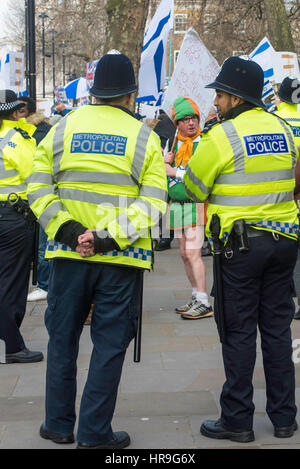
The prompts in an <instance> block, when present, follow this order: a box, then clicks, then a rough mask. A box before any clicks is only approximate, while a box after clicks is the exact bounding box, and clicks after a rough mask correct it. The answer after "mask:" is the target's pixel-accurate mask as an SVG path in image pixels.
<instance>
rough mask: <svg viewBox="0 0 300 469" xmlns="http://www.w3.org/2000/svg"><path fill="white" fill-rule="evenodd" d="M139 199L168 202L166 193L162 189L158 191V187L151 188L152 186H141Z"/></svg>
mask: <svg viewBox="0 0 300 469" xmlns="http://www.w3.org/2000/svg"><path fill="white" fill-rule="evenodd" d="M139 196H140V197H152V198H153V199H159V200H163V201H164V202H167V200H168V192H167V191H166V190H164V189H160V187H152V186H144V185H143V186H141V187H140V193H139Z"/></svg>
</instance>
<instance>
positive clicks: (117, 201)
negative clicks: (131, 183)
mask: <svg viewBox="0 0 300 469" xmlns="http://www.w3.org/2000/svg"><path fill="white" fill-rule="evenodd" d="M58 196H59V198H60V199H62V200H63V199H64V200H76V201H77V202H86V203H89V204H94V205H100V204H105V203H107V204H111V205H113V206H114V207H127V206H128V205H130V204H132V203H133V202H134V201H135V197H127V196H126V195H124V196H123V195H111V194H103V193H100V194H99V193H97V192H89V191H84V190H79V189H69V188H64V187H61V188H59V189H58Z"/></svg>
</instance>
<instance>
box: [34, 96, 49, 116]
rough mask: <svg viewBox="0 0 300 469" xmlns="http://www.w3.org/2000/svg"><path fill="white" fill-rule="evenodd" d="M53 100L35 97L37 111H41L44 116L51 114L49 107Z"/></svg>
mask: <svg viewBox="0 0 300 469" xmlns="http://www.w3.org/2000/svg"><path fill="white" fill-rule="evenodd" d="M52 105H53V100H52V99H50V98H37V100H36V107H37V110H38V111H41V112H42V113H43V114H44V116H45V117H50V116H51V108H52Z"/></svg>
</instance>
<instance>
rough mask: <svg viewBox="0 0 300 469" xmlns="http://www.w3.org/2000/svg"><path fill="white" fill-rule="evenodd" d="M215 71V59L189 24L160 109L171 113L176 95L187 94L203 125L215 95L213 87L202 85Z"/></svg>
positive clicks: (206, 82)
mask: <svg viewBox="0 0 300 469" xmlns="http://www.w3.org/2000/svg"><path fill="white" fill-rule="evenodd" d="M219 71H220V67H219V65H218V62H217V61H216V59H215V58H214V57H213V56H212V54H211V53H210V52H209V50H208V49H207V48H206V47H205V45H204V44H203V42H202V41H201V39H200V37H199V35H198V34H197V33H196V31H195V30H194V29H193V28H190V29H189V30H188V31H187V33H186V35H185V37H184V40H183V43H182V46H181V49H180V52H179V56H178V59H177V62H176V67H175V70H174V72H173V75H172V78H171V82H170V85H169V87H168V89H167V91H166V92H165V96H164V101H163V104H162V108H163V110H164V111H165V112H166V113H167V114H168V115H169V116H170V117H171V110H172V106H173V103H174V101H175V99H176V98H178V97H180V96H185V97H187V98H191V99H192V100H193V101H195V103H196V104H197V106H198V107H199V111H200V127H201V129H203V127H204V122H205V119H206V117H207V116H208V113H209V111H210V108H211V106H212V104H213V101H214V96H215V91H214V90H212V89H207V88H205V85H208V84H209V83H211V82H213V81H214V80H215V78H216V76H217V75H218V73H219Z"/></svg>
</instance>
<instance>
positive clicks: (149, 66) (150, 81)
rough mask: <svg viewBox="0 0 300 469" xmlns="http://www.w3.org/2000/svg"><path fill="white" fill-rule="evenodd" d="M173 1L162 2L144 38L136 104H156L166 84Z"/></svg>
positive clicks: (165, 0)
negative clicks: (167, 48)
mask: <svg viewBox="0 0 300 469" xmlns="http://www.w3.org/2000/svg"><path fill="white" fill-rule="evenodd" d="M173 19H174V0H162V2H161V3H160V5H159V7H158V9H157V10H156V12H155V15H154V16H153V18H152V20H151V23H150V25H149V28H148V30H147V31H146V33H145V36H144V43H143V48H142V54H141V65H140V70H139V95H138V98H137V102H144V101H148V102H151V101H155V102H157V101H158V99H159V97H160V94H161V93H162V91H163V89H164V87H165V82H166V62H165V57H166V46H167V41H168V36H169V32H170V30H171V29H173Z"/></svg>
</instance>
